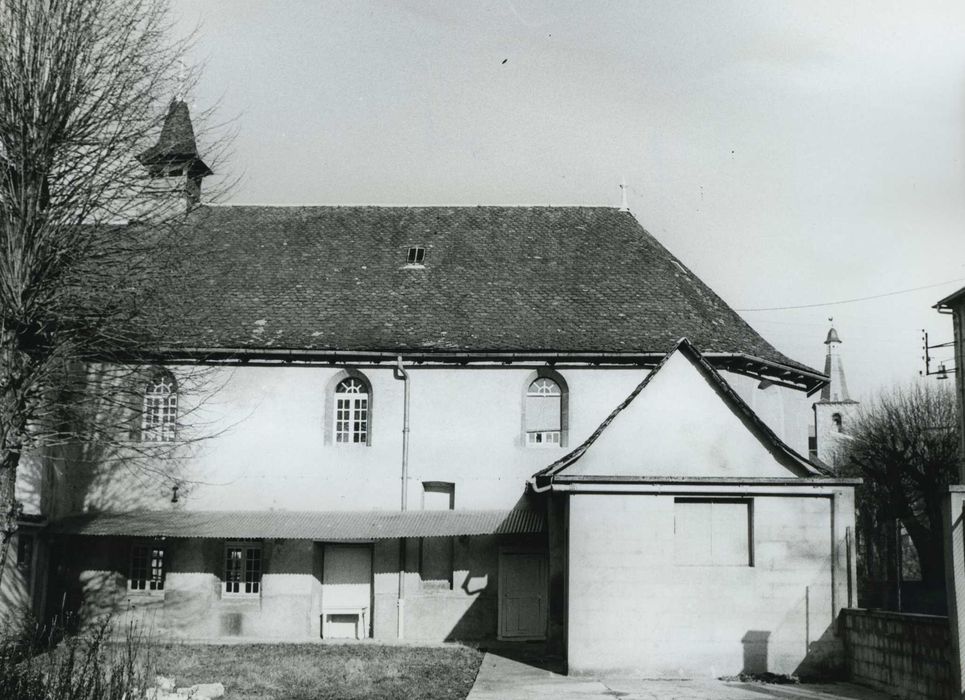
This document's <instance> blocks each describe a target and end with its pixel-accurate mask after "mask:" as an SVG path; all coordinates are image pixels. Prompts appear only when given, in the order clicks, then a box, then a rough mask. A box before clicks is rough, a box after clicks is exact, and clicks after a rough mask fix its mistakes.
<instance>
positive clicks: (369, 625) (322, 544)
mask: <svg viewBox="0 0 965 700" xmlns="http://www.w3.org/2000/svg"><path fill="white" fill-rule="evenodd" d="M315 544H316V545H317V546H318V549H319V561H318V571H317V577H318V578H317V581H318V611H317V614H318V615H320V616H322V615H324V610H325V607H324V606H325V565H326V562H325V558H326V557H325V550H326V548H327V547H355V548H358V549H362V548H367V549H368V550H369V615H368V620H366V621H365V637H364V638H365V639H372V638H373V637H375V540H351V541H346V540H334V541H333V540H315ZM312 614H313V615H314V614H316V613H315V612H314V611H313V613H312ZM323 628H324V620H321V619H320V620H319V629H318V632H319V634H318V636H319V637H322V635H323V633H324V632H323ZM312 636H315V635H314V634H313V635H312Z"/></svg>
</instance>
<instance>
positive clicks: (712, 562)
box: [674, 498, 754, 566]
mask: <svg viewBox="0 0 965 700" xmlns="http://www.w3.org/2000/svg"><path fill="white" fill-rule="evenodd" d="M751 516H752V503H751V501H750V500H734V499H710V498H675V499H674V562H675V563H676V564H677V566H753V565H754V559H753V554H754V548H753V526H752V517H751Z"/></svg>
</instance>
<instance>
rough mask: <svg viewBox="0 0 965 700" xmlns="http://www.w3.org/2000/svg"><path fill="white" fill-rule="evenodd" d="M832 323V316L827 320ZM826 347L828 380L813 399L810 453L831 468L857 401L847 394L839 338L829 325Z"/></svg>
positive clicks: (838, 452)
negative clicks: (816, 398) (817, 398)
mask: <svg viewBox="0 0 965 700" xmlns="http://www.w3.org/2000/svg"><path fill="white" fill-rule="evenodd" d="M828 321H831V322H833V319H828ZM824 344H825V346H826V348H827V350H826V354H825V356H824V373H825V374H826V375H827V376H828V378H829V380H830V381H829V382H828V383H827V384H825V385H824V387H823V388H822V389H821V398H820V399H819V400H818V401H815V402H814V405H813V409H814V427H813V429H812V433H811V445H810V454H811V458H812V459H816V460H817V461H819V462H822V463H823V464H825V465H826V466H830V467H834V466H836V463H837V462H839V461H840V454H841V448H842V447H843V446H844V445H843V442H842V440H845V439H847V434H848V431H849V430H850V427H851V419H852V418H853V417H854V415H855V412H856V411H857V408H858V402H857V401H855V400H854V399H852V398H851V394H849V393H848V382H847V380H846V379H845V377H844V365H843V364H842V362H841V353H840V350H839V348H840V346H841V338H840V337H839V336H838V331H837V330H836V329H835V328H834V326H831V328H830V330H828V335H827V338H825V340H824Z"/></svg>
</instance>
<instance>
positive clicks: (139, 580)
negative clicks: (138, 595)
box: [127, 543, 164, 591]
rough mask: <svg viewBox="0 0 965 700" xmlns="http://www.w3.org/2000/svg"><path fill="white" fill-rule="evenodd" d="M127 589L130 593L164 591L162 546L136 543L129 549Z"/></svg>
mask: <svg viewBox="0 0 965 700" xmlns="http://www.w3.org/2000/svg"><path fill="white" fill-rule="evenodd" d="M127 587H128V589H129V590H132V591H163V590H164V546H163V545H160V544H156V543H137V544H135V545H134V546H133V547H131V575H130V577H129V578H128V580H127Z"/></svg>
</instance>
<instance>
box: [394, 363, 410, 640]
mask: <svg viewBox="0 0 965 700" xmlns="http://www.w3.org/2000/svg"><path fill="white" fill-rule="evenodd" d="M393 376H394V377H395V378H396V379H401V380H402V382H403V397H404V398H403V402H402V512H403V513H404V512H405V511H406V509H407V506H408V500H409V499H408V490H409V489H408V487H409V373H408V372H406V371H405V367H403V366H402V355H399V356H398V357H397V358H396V361H395V372H394V375H393ZM405 550H406V539H405V538H404V537H400V538H399V616H398V619H399V629H398V636H399V639H405V558H406V557H405Z"/></svg>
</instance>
